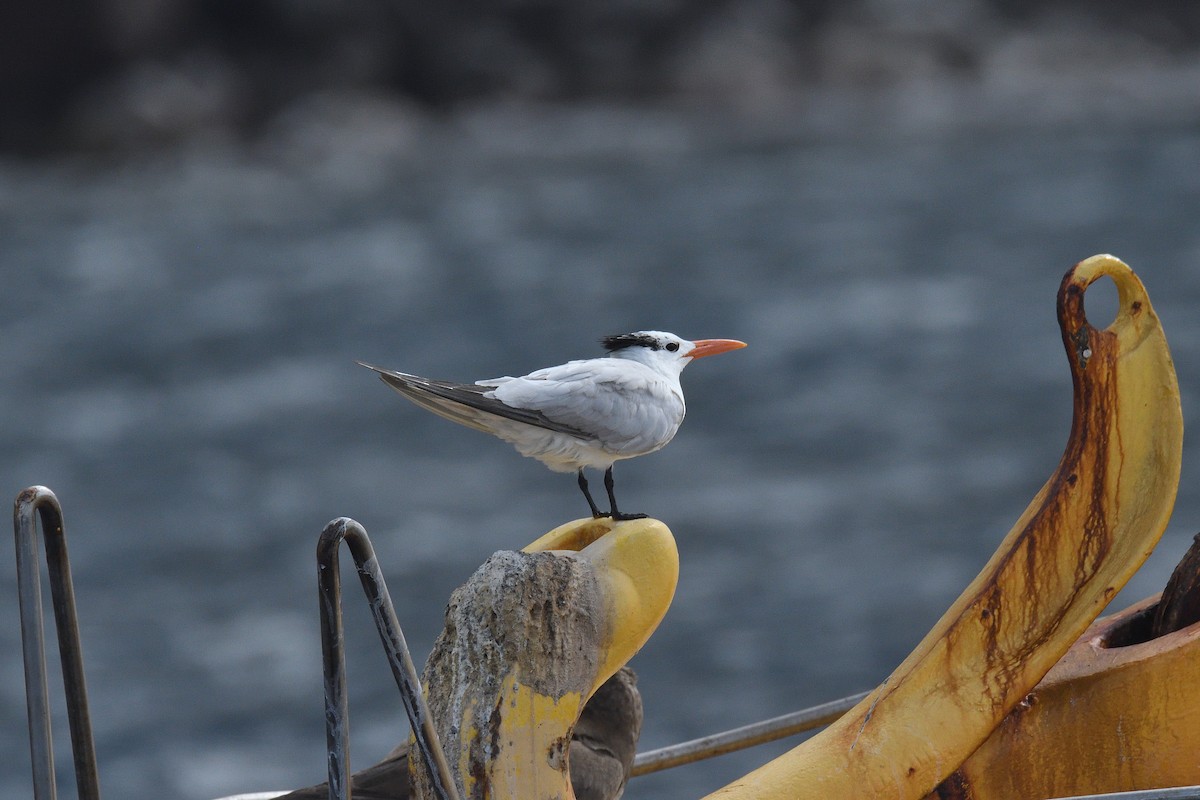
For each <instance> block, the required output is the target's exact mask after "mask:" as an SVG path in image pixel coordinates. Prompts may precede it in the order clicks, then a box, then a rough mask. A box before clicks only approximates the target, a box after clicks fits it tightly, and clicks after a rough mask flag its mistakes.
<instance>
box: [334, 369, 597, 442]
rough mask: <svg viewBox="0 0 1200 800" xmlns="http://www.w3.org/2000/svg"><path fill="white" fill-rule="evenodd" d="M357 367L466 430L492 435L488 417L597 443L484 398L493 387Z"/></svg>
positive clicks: (581, 433) (571, 429) (531, 413)
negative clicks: (375, 373) (499, 418)
mask: <svg viewBox="0 0 1200 800" xmlns="http://www.w3.org/2000/svg"><path fill="white" fill-rule="evenodd" d="M357 363H358V364H360V365H361V366H364V367H366V368H367V369H369V370H373V371H374V372H377V373H379V377H380V379H381V380H382V381H383V382H384V383H386V384H387V385H388V386H390V387H392V388H393V389H395V390H396V391H397V392H399V393H400V394H402V395H404V396H405V397H407V398H408V399H409V400H411V401H413V402H414V403H416V404H417V405H419V406H421V407H422V408H424V409H426V410H427V411H432V412H433V413H434V414H437V415H438V416H440V417H444V418H446V419H448V420H450V421H452V422H457V423H459V424H460V425H466V426H467V427H468V428H474V429H475V430H479V431H483V432H484V433H491V434H495V433H496V431H495V429H494V428H493V427H492V426H491V425H490V424H489V420H488V416H489V415H490V416H493V417H501V418H503V419H507V420H512V421H514V422H520V423H522V424H525V425H533V426H534V427H538V428H545V429H546V430H549V431H555V432H556V433H565V434H567V435H568V436H574V437H576V438H577V439H583V440H585V441H594V440H595V439H596V436H595V435H594V434H590V433H588V432H586V431H582V430H579V429H578V428H574V427H572V426H570V425H564V424H562V423H560V422H555V421H554V420H552V419H550V418H549V417H547V416H546V415H545V414H543V413H542V412H540V411H535V410H533V409H527V408H515V407H513V406H510V405H505V404H504V403H502V402H500V401H499V400H496V399H495V398H492V397H485V396H484V395H485V394H486V393H490V392H493V391H495V388H496V387H495V386H480V385H478V384H474V383H454V382H453V381H441V380H434V379H431V378H422V377H421V376H419V375H409V374H407V373H404V372H395V371H394V370H390V369H383V368H382V367H376V366H372V365H371V364H365V363H363V362H362V361H359V362H357Z"/></svg>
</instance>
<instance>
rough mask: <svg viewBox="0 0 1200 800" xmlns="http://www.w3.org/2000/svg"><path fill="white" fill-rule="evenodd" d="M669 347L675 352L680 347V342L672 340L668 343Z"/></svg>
mask: <svg viewBox="0 0 1200 800" xmlns="http://www.w3.org/2000/svg"><path fill="white" fill-rule="evenodd" d="M667 349H668V350H670V351H671V352H672V353H674V352H675V351H676V350H678V349H679V342H671V343H670V344H668V345H667Z"/></svg>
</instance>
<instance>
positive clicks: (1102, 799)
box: [1056, 786, 1200, 800]
mask: <svg viewBox="0 0 1200 800" xmlns="http://www.w3.org/2000/svg"><path fill="white" fill-rule="evenodd" d="M1056 800H1200V786H1177V787H1175V788H1172V789H1142V790H1140V791H1136V792H1109V793H1107V794H1088V795H1077V796H1074V797H1059V798H1056Z"/></svg>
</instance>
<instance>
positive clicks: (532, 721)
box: [457, 519, 679, 800]
mask: <svg viewBox="0 0 1200 800" xmlns="http://www.w3.org/2000/svg"><path fill="white" fill-rule="evenodd" d="M524 552H527V553H543V552H552V553H556V554H558V555H560V556H561V557H563V558H573V559H578V560H580V561H583V562H586V564H587V565H588V567H589V568H590V570H591V572H592V574H593V575H594V577H595V579H596V585H597V586H598V588H599V591H598V593H597V595H598V597H597V600H598V603H599V606H600V607H598V608H595V609H594V612H593V613H594V615H595V616H596V617H597V618H598V621H599V624H600V630H601V635H600V636H599V640H598V641H597V642H596V643H595V644H596V647H597V648H598V652H596V653H594V654H587V657H585V656H584V654H579V658H580V663H584V662H586V661H587V660H588V659H589V658H590V659H591V661H592V663H594V664H595V665H596V669H595V673H594V674H593V675H592V676H591V681H590V684H589V685H587V686H582V687H579V688H580V690H579V691H572V690H571V689H569V688H566V687H560V689H561V690H559V691H550V690H547V689H546V688H545V686H546V681H545V679H544V673H545V672H546V670H545V669H544V668H543V669H540V672H541V673H542V677H541V680H528V679H529V678H530V676H529V675H527V674H523V673H522V671H521V669H520V668H519V667H518V668H516V669H515V670H514V671H513V672H509V673H508V674H505V675H497V676H496V678H497V680H498V684H497V685H496V687H495V689H494V693H493V692H492V690H488V691H487V692H485V693H484V694H482V695H479V696H478V699H476V700H472V701H471V702H472V703H489V704H492V705H489V706H486V708H493V707H494V708H495V709H496V713H494V714H491V715H490V716H489V718H490V719H491V720H493V723H494V727H493V729H491V730H486V731H481V730H478V729H476V728H475V727H474V726H471V725H463V727H462V728H461V729H460V730H459V731H458V737H459V740H460V743H461V747H459V748H457V751H458V752H459V753H460V757H459V763H458V765H457V768H458V772H459V775H460V776H461V779H462V784H463V788H464V790H465V795H466V796H467V797H475V796H486V797H488V798H489V800H553V799H554V798H559V799H560V800H562V799H566V798H574V793H573V791H572V788H571V781H570V772H569V763H568V762H569V745H570V742H571V732H572V729H573V728H574V726H575V723H576V722H577V720H578V719H579V714H580V712H581V711H582V709H583V705H584V703H585V702H586V700H587V699H588V698H589V697H591V695H592V694H593V693H594V692H595V691H596V690H597V689H598V688H599V687H600V686H601V685H602V684H603V683H604V682H605V681H607V680H608V679H609V678H610V677H612V675H613V674H614V673H615V672H616V671H617V670H619V669H620V668H621V666H623V665H624V664H625V662H626V661H628V660H629V659H630V658H632V657H633V655H634V654H635V653H636V652H637V651H638V650H639V649H641V647H642V645H644V644H645V643H646V640H647V639H649V638H650V635H651V634H652V633H653V632H654V629H655V628H656V627H657V626H658V624H659V622H661V621H662V618H663V616H664V615H665V614H666V612H667V608H668V607H669V606H670V604H671V599H672V598H673V597H674V595H675V587H676V584H677V583H678V580H679V554H678V551H677V549H676V547H675V539H674V537H673V536H672V535H671V531H670V530H669V529H668V528H667V526H666V525H664V524H663V523H661V522H659V521H657V520H653V519H639V520H626V521H622V522H615V523H614V522H613V521H612V520H611V519H599V520H595V519H583V520H577V521H575V522H571V523H567V524H566V525H562V526H560V527H558V528H556V529H554V530H553V531H551V532H550V533H548V534H546V535H545V536H543V537H541V538H539V539H538V540H536V541H534V542H533V543H531V544H530V545H528V546H527V547H525V548H524ZM497 635H503V632H497ZM539 666H540V667H544V666H545V665H539ZM550 671H553V670H550ZM533 684H537V685H539V686H542V690H541V691H539V690H538V689H535V688H533ZM476 708H480V706H476ZM475 717H476V715H475V714H474V713H473V711H472V709H471V708H470V707H468V708H467V709H466V712H465V713H464V715H463V718H464V719H468V720H469V719H474V718H475ZM480 742H485V743H486V744H485V747H486V750H487V759H486V763H485V764H480V763H477V762H476V763H473V762H472V760H471V757H470V753H471V752H472V744H475V745H476V747H478V744H479V743H480Z"/></svg>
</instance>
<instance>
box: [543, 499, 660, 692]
mask: <svg viewBox="0 0 1200 800" xmlns="http://www.w3.org/2000/svg"><path fill="white" fill-rule="evenodd" d="M546 551H557V552H562V553H563V554H564V555H569V556H571V557H575V558H579V559H582V560H585V561H587V562H589V563H590V564H591V565H592V567H593V568H594V569H595V573H596V576H597V578H598V579H599V580H600V584H601V588H602V590H603V594H604V601H605V604H606V613H605V617H606V619H605V637H604V644H603V647H602V652H601V654H600V667H599V670H598V671H597V674H596V680H595V682H594V683H593V684H592V691H593V692H594V691H595V690H596V689H598V688H599V687H600V685H601V684H603V683H604V682H605V681H606V680H608V679H609V678H611V677H612V676H613V675H614V674H615V673H616V671H617V670H619V669H620V668H621V667H622V665H624V664H625V662H627V661H628V660H629V659H631V658H632V657H633V656H634V654H635V653H637V651H638V650H640V649H641V648H642V646H643V645H644V644H645V643H646V641H647V640H648V639H649V638H650V635H651V634H652V633H654V630H655V629H656V628H657V627H658V624H659V623H660V622H661V621H662V618H663V617H664V616H665V615H666V613H667V609H668V608H670V606H671V600H672V598H674V596H675V587H676V585H677V584H678V582H679V550H678V549H677V548H676V546H675V538H674V537H673V536H672V535H671V531H670V529H669V528H667V526H666V525H664V524H663V523H662V522H660V521H658V520H656V519H634V520H624V521H622V522H613V521H612V520H611V519H608V518H604V519H590V518H589V519H580V520H575V521H574V522H568V523H567V524H565V525H560V526H559V527H557V528H555V529H554V530H552V531H550V532H549V533H547V534H546V535H545V536H543V537H541V538H540V539H538V540H536V541H534V542H532V543H531V544H529V545H528V546H526V547H525V549H524V552H527V553H536V552H546ZM588 696H589V697H590V696H591V694H590V693H589V695H588Z"/></svg>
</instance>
